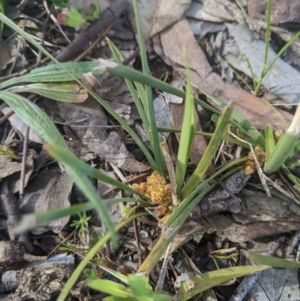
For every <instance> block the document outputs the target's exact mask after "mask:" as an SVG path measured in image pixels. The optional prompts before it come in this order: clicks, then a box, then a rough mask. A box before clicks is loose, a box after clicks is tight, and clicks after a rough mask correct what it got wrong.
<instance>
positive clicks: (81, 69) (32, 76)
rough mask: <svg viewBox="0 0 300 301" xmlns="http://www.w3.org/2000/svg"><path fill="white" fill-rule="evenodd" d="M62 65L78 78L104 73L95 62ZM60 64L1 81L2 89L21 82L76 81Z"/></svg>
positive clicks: (38, 68)
mask: <svg viewBox="0 0 300 301" xmlns="http://www.w3.org/2000/svg"><path fill="white" fill-rule="evenodd" d="M60 64H61V66H63V67H64V68H66V69H68V70H69V72H70V73H71V74H72V75H73V76H74V77H75V78H77V79H79V78H80V77H81V76H82V75H83V74H85V73H88V72H92V74H93V75H95V76H96V75H100V74H102V73H103V71H102V70H100V69H99V68H95V62H93V61H92V62H68V63H60ZM61 66H60V65H57V64H51V65H47V66H43V67H37V68H34V69H33V70H32V71H30V72H29V73H27V74H25V75H22V76H19V77H14V78H11V79H9V80H7V81H4V82H2V83H0V89H2V90H3V89H4V88H6V87H9V86H12V85H15V84H19V83H53V82H68V81H74V77H73V76H71V75H70V74H69V73H68V72H67V71H66V70H65V69H63V68H62V67H61Z"/></svg>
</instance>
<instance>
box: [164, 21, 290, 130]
mask: <svg viewBox="0 0 300 301" xmlns="http://www.w3.org/2000/svg"><path fill="white" fill-rule="evenodd" d="M183 32H184V35H183V34H182V33H183ZM160 38H161V43H162V46H163V50H164V54H165V56H166V57H167V61H166V62H168V61H169V62H171V63H172V66H173V67H174V69H175V70H176V71H177V72H179V73H180V74H181V75H182V76H185V68H184V62H183V55H182V49H184V48H185V49H186V50H187V55H188V59H189V62H190V66H191V78H192V84H193V85H195V86H196V87H199V88H200V89H203V90H204V91H206V92H208V93H210V94H212V95H214V96H215V97H218V98H220V99H221V100H223V101H225V102H228V101H229V100H230V99H232V98H235V99H236V104H235V108H236V109H237V110H238V111H239V112H241V113H242V114H243V115H244V116H245V117H246V118H247V119H249V120H250V122H251V123H252V124H253V125H254V126H255V127H256V128H258V129H264V127H265V125H266V124H270V125H271V126H273V127H274V128H277V129H284V124H283V123H282V122H281V121H280V120H279V119H278V117H277V115H276V114H275V113H274V112H273V110H272V109H271V107H270V106H268V105H267V104H265V103H264V102H263V101H261V100H260V99H259V98H257V97H255V96H253V95H252V94H249V93H247V92H246V91H244V90H242V89H239V88H236V87H234V86H232V85H230V84H228V83H226V82H224V81H223V80H222V78H221V77H220V76H219V75H217V74H216V73H214V72H212V69H211V67H210V65H209V63H208V61H207V59H206V56H205V54H204V53H203V51H202V50H201V48H200V46H199V45H198V42H197V40H196V39H195V37H194V35H193V33H192V31H191V29H190V27H189V25H188V22H187V21H186V20H185V19H181V20H180V21H179V22H177V23H176V24H174V25H173V26H172V27H171V28H170V29H167V30H165V31H164V32H163V33H161V34H160ZM212 104H213V103H212ZM213 105H214V106H216V105H215V104H213ZM219 109H220V108H219ZM280 113H281V114H282V115H283V116H284V118H285V119H286V120H287V121H291V120H292V115H291V114H289V113H286V112H283V111H280Z"/></svg>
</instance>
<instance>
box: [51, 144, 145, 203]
mask: <svg viewBox="0 0 300 301" xmlns="http://www.w3.org/2000/svg"><path fill="white" fill-rule="evenodd" d="M47 151H48V153H49V154H50V156H52V157H53V158H55V159H56V160H57V161H59V162H62V163H64V164H68V166H76V169H78V171H79V172H81V174H83V175H87V176H91V177H93V178H95V179H97V180H100V181H102V182H104V183H108V184H111V185H113V186H116V187H118V188H119V189H121V190H125V191H128V192H130V193H134V194H136V195H138V196H139V197H141V198H144V199H145V198H146V197H145V195H143V194H141V193H139V192H138V191H136V190H134V189H133V188H131V187H130V186H129V185H126V184H124V183H122V182H120V181H118V180H116V179H114V178H111V177H109V176H108V175H106V174H105V173H103V172H101V171H100V170H98V169H96V168H92V167H91V166H90V165H88V164H87V163H85V162H83V161H81V160H80V159H78V158H77V157H76V156H75V155H73V154H72V153H70V152H68V151H66V150H65V149H63V148H61V147H59V146H58V145H55V144H49V145H48V146H47Z"/></svg>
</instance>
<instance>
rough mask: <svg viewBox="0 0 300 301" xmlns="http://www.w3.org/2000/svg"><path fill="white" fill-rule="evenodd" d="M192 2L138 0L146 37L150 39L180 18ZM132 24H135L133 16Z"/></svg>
mask: <svg viewBox="0 0 300 301" xmlns="http://www.w3.org/2000/svg"><path fill="white" fill-rule="evenodd" d="M190 3H191V0H178V1H173V0H155V1H145V0H144V1H138V6H139V12H140V18H141V22H142V27H143V31H144V36H145V39H146V40H148V39H149V38H151V37H152V36H154V35H155V34H157V33H158V32H161V31H162V30H164V29H165V28H167V27H169V26H170V25H172V24H173V23H174V22H176V21H178V20H180V18H181V17H182V16H183V14H184V13H185V11H186V10H187V9H188V7H189V5H190ZM132 24H135V23H134V20H133V18H132Z"/></svg>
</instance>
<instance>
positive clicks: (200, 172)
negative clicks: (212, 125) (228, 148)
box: [179, 101, 233, 200]
mask: <svg viewBox="0 0 300 301" xmlns="http://www.w3.org/2000/svg"><path fill="white" fill-rule="evenodd" d="M232 111H233V101H230V102H229V103H228V105H227V106H226V107H225V109H224V110H223V113H222V115H221V116H220V120H219V123H218V124H217V127H216V130H215V132H214V134H213V136H212V138H211V140H210V141H209V144H208V146H207V148H206V150H205V152H204V154H203V156H202V158H201V161H200V162H199V164H198V165H197V167H196V169H195V171H194V173H193V174H192V176H191V177H190V179H189V180H188V182H187V184H186V185H185V186H184V188H183V189H182V191H181V192H180V194H179V197H180V199H181V200H183V199H185V198H186V197H187V196H188V195H189V194H190V193H191V192H192V191H193V190H194V189H195V187H196V186H197V185H198V183H199V181H200V180H201V178H202V177H203V176H204V174H205V172H206V170H207V168H208V166H209V165H210V164H211V162H212V159H213V157H214V156H215V154H216V152H217V149H218V147H219V145H220V143H221V141H222V139H223V136H224V134H225V133H226V130H227V127H228V125H229V122H230V117H231V113H232Z"/></svg>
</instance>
